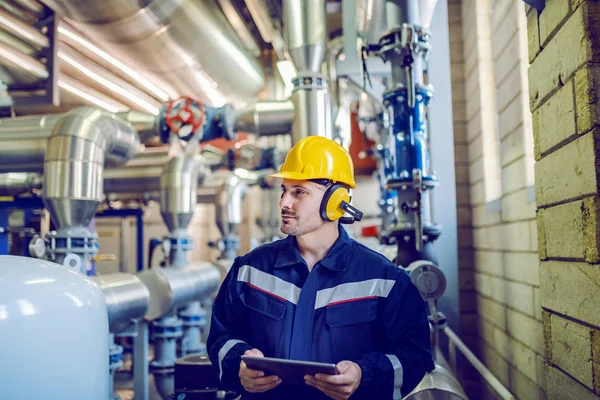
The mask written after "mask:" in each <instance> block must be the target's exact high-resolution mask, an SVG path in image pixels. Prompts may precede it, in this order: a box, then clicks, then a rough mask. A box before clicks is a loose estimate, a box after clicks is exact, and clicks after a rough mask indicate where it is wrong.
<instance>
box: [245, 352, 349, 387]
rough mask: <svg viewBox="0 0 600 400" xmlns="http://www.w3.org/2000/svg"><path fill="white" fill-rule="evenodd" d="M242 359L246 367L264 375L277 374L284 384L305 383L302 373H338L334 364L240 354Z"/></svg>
mask: <svg viewBox="0 0 600 400" xmlns="http://www.w3.org/2000/svg"><path fill="white" fill-rule="evenodd" d="M242 360H243V361H244V363H245V364H246V365H247V366H248V368H250V369H255V370H258V371H262V372H264V373H265V376H269V375H277V376H278V377H280V378H281V381H282V383H285V384H295V385H297V384H305V383H304V375H315V374H329V375H337V374H338V373H339V372H338V370H337V368H336V367H335V364H327V363H319V362H312V361H298V360H287V359H283V358H269V357H253V356H242Z"/></svg>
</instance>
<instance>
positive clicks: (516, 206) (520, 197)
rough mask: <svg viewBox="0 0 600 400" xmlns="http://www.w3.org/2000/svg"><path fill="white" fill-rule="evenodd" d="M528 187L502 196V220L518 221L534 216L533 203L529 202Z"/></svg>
mask: <svg viewBox="0 0 600 400" xmlns="http://www.w3.org/2000/svg"><path fill="white" fill-rule="evenodd" d="M527 192H528V189H521V190H519V191H517V192H514V193H511V194H508V195H505V196H504V197H502V221H505V222H506V221H519V220H524V219H533V218H535V203H534V202H530V201H529V199H528V195H527Z"/></svg>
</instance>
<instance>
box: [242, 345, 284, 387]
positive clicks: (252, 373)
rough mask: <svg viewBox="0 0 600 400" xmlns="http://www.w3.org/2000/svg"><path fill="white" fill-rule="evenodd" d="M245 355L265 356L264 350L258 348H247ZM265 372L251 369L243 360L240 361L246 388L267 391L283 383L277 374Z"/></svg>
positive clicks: (243, 384)
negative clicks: (266, 374) (266, 373)
mask: <svg viewBox="0 0 600 400" xmlns="http://www.w3.org/2000/svg"><path fill="white" fill-rule="evenodd" d="M244 355H245V356H253V357H264V356H265V355H264V354H263V353H262V351H260V350H258V349H251V350H246V352H245V353H244ZM264 375H265V374H264V372H262V371H257V370H255V369H250V368H248V367H247V366H246V364H245V363H244V362H243V361H242V362H241V363H240V373H239V376H240V382H241V383H242V386H243V387H244V389H246V390H247V391H248V392H252V393H260V392H266V391H267V390H271V389H273V388H274V387H275V386H277V385H279V384H280V383H281V379H280V378H279V377H278V376H277V375H270V376H264Z"/></svg>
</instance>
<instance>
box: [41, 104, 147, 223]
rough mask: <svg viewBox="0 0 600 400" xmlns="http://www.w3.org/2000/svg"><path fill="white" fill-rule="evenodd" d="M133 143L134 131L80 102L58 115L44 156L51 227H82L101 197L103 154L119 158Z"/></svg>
mask: <svg viewBox="0 0 600 400" xmlns="http://www.w3.org/2000/svg"><path fill="white" fill-rule="evenodd" d="M139 147H140V142H139V138H138V135H137V133H136V132H135V130H134V129H133V128H132V127H131V125H130V124H128V123H126V122H125V121H123V120H121V119H119V118H117V117H116V116H114V115H113V114H110V113H107V112H103V111H99V110H96V109H93V108H88V107H80V108H76V109H73V110H71V111H69V112H68V113H67V114H65V116H64V117H62V118H60V119H59V120H58V121H57V122H56V124H55V125H54V128H53V130H52V134H51V135H50V137H49V138H48V147H47V149H46V154H45V156H44V189H43V199H44V204H45V206H46V208H47V209H48V210H49V211H50V214H51V216H52V220H53V221H54V223H55V225H56V227H57V228H58V229H60V228H67V227H74V226H84V227H87V226H88V225H89V223H90V220H91V218H92V217H93V216H94V213H95V212H96V209H97V208H98V204H99V203H100V201H101V200H102V196H103V192H104V191H103V187H102V173H103V170H104V161H105V159H106V161H108V162H112V163H124V162H125V161H127V160H128V159H130V158H131V157H133V156H134V155H135V154H136V152H137V151H138V149H139ZM65 183H69V184H68V185H66V184H65Z"/></svg>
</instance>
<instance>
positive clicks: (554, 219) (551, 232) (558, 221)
mask: <svg viewBox="0 0 600 400" xmlns="http://www.w3.org/2000/svg"><path fill="white" fill-rule="evenodd" d="M581 207H582V202H581V201H573V202H571V203H567V204H561V205H559V206H555V207H549V208H546V209H545V210H544V226H543V228H541V229H544V234H545V237H546V253H547V255H548V257H550V258H581V259H583V258H584V254H583V226H582V215H581Z"/></svg>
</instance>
